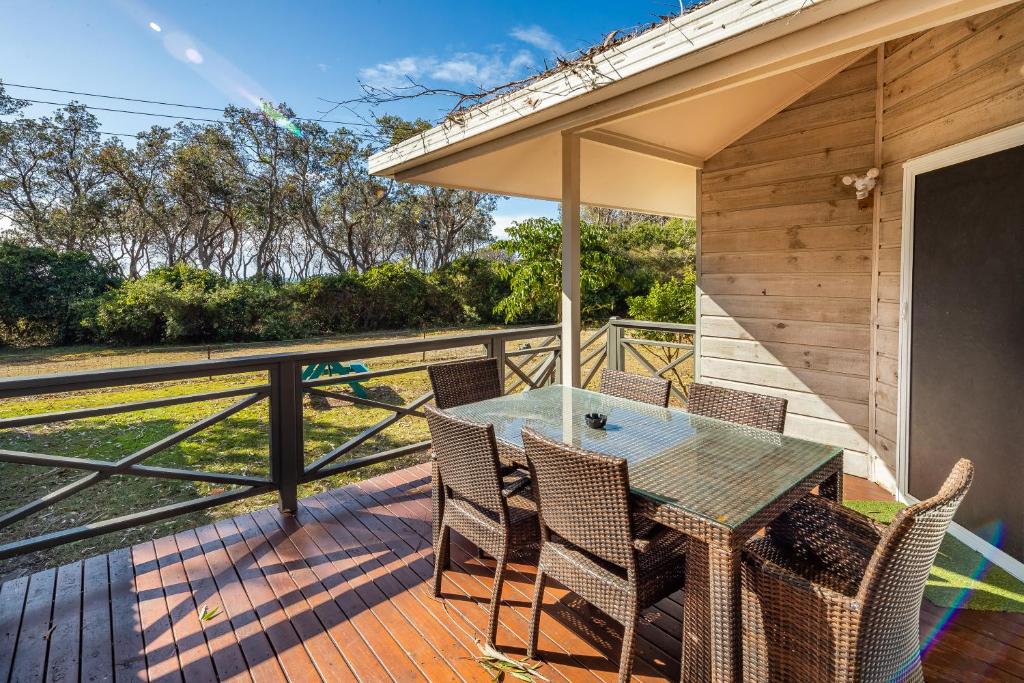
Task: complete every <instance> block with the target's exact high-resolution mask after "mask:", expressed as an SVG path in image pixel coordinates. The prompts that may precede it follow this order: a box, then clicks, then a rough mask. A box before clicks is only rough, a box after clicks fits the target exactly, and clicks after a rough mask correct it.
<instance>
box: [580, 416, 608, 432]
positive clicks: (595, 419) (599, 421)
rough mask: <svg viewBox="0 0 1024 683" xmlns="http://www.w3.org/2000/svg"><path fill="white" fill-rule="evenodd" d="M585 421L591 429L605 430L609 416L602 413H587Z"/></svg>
mask: <svg viewBox="0 0 1024 683" xmlns="http://www.w3.org/2000/svg"><path fill="white" fill-rule="evenodd" d="M583 419H584V420H586V421H587V426H588V427H590V428H591V429H604V426H605V424H606V423H607V422H608V416H607V415H602V414H601V413H587V414H586V415H584V416H583Z"/></svg>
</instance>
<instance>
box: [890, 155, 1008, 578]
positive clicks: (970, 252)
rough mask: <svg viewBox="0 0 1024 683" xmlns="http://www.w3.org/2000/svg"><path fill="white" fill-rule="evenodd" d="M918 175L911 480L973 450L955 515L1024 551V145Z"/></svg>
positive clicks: (916, 483)
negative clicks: (971, 469) (970, 479)
mask: <svg viewBox="0 0 1024 683" xmlns="http://www.w3.org/2000/svg"><path fill="white" fill-rule="evenodd" d="M916 183H917V189H916V193H915V196H914V262H913V268H914V272H913V300H912V304H913V305H912V307H911V311H912V313H911V315H912V318H913V320H912V326H913V327H912V335H911V356H910V362H911V367H910V448H909V465H910V467H909V473H908V475H909V480H908V484H909V491H910V493H911V494H912V495H913V496H915V497H917V498H927V497H929V496H931V495H933V494H934V493H935V492H936V491H937V490H938V488H939V486H940V485H941V484H942V481H943V479H944V478H945V476H946V474H947V473H948V472H949V470H950V468H951V467H952V466H953V463H955V462H956V461H957V460H958V459H959V458H961V457H965V458H970V459H971V460H973V461H974V465H975V468H976V475H975V480H974V484H973V485H972V487H971V491H970V493H969V494H968V496H967V498H966V499H965V500H964V503H963V505H962V506H961V508H960V511H959V513H958V514H957V516H956V521H957V522H959V523H960V524H962V525H964V526H966V527H967V528H969V529H971V530H973V531H975V532H976V533H978V534H979V535H981V536H982V537H984V538H986V539H987V540H990V541H994V542H996V543H997V545H1000V547H1002V548H1003V550H1004V551H1005V552H1007V553H1008V554H1009V555H1011V556H1013V557H1015V558H1017V559H1018V560H1024V146H1022V147H1015V148H1012V149H1008V150H1005V151H1002V152H998V153H995V154H990V155H988V156H984V157H980V158H977V159H973V160H971V161H965V162H963V163H960V164H956V165H954V166H948V167H945V168H942V169H938V170H936V171H932V172H930V173H925V174H921V175H919V176H917V180H916Z"/></svg>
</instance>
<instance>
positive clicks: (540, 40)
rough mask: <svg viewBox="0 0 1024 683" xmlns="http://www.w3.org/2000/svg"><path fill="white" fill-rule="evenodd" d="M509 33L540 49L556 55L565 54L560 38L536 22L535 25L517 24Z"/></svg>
mask: <svg viewBox="0 0 1024 683" xmlns="http://www.w3.org/2000/svg"><path fill="white" fill-rule="evenodd" d="M509 35H511V36H512V37H513V38H515V39H516V40H521V41H523V42H524V43H527V44H529V45H532V46H534V47H535V48H537V49H538V50H544V51H545V52H551V53H554V54H556V55H563V54H565V48H564V47H562V44H561V43H560V42H558V39H557V38H555V37H554V36H553V35H551V34H550V33H548V32H547V31H546V30H544V29H543V28H542V27H540V26H537V25H536V24H534V25H533V26H517V27H516V28H514V29H512V32H511V33H510V34H509Z"/></svg>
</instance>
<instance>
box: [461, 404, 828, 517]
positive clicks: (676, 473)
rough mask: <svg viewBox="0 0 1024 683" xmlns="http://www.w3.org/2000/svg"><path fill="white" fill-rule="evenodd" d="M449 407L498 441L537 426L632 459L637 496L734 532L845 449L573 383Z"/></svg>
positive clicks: (516, 438) (515, 438) (518, 443)
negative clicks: (594, 423)
mask: <svg viewBox="0 0 1024 683" xmlns="http://www.w3.org/2000/svg"><path fill="white" fill-rule="evenodd" d="M447 412H449V413H451V414H453V415H456V416H459V417H462V418H463V419H466V420H471V421H474V422H483V423H490V424H493V425H494V430H495V436H496V437H497V439H498V440H499V441H501V442H504V443H505V444H507V445H508V446H511V447H512V448H515V449H520V450H521V449H522V446H523V442H522V436H521V431H522V429H523V427H530V428H532V429H534V430H535V431H537V432H539V433H541V434H543V435H545V436H547V437H548V438H550V439H553V440H557V441H561V442H563V443H566V444H572V445H574V446H577V447H579V448H583V449H586V450H589V451H594V452H597V453H603V454H606V455H613V456H618V457H622V458H625V459H626V460H627V462H628V467H629V479H630V487H631V488H632V489H633V492H634V493H637V494H640V495H642V496H644V497H646V498H649V499H653V500H655V501H659V502H661V503H664V504H667V505H670V506H673V507H676V508H682V509H683V510H685V511H686V512H688V513H690V514H692V515H696V516H699V517H701V518H703V519H705V520H707V521H709V522H711V523H713V524H716V525H721V526H724V527H726V528H727V529H736V528H737V527H739V526H740V525H742V524H744V523H745V522H747V521H748V520H750V519H751V518H752V517H754V516H755V515H757V513H759V512H761V511H762V510H764V509H766V508H768V507H769V506H771V505H772V503H774V502H775V501H776V500H777V499H778V498H779V497H780V496H783V495H784V494H786V493H787V492H789V491H790V490H791V489H792V488H793V487H794V486H796V485H797V484H799V483H800V482H802V481H804V480H805V479H806V478H807V477H808V476H810V475H812V474H813V473H814V472H816V471H817V470H819V469H820V468H822V467H823V466H824V465H826V464H828V463H830V462H831V461H833V460H835V459H836V458H841V455H842V449H840V448H837V447H835V446H827V445H824V444H819V443H813V442H811V441H804V440H802V439H796V438H793V437H789V436H783V435H781V434H776V433H774V432H769V431H765V430H761V429H755V428H752V427H744V426H741V425H737V424H734V423H731V422H723V421H721V420H715V419H711V418H707V417H702V416H699V415H692V414H690V413H687V412H684V411H682V410H676V409H672V408H661V407H658V406H651V405H647V404H644V403H639V402H637V401H632V400H628V399H622V398H616V397H613V396H607V395H605V394H599V393H595V392H592V391H587V390H585V389H577V388H572V387H564V386H549V387H544V388H541V389H534V390H532V391H527V392H524V393H520V394H510V395H507V396H501V397H499V398H494V399H489V400H486V401H480V402H478V403H470V404H466V405H462V406H458V407H455V408H449V409H448V410H447ZM595 412H596V413H603V414H605V415H607V416H608V423H607V425H606V426H605V427H604V429H593V428H591V427H588V426H587V424H586V422H585V420H584V417H583V416H584V415H585V414H586V413H595Z"/></svg>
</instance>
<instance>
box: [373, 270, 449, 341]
mask: <svg viewBox="0 0 1024 683" xmlns="http://www.w3.org/2000/svg"><path fill="white" fill-rule="evenodd" d="M361 279H362V282H363V285H364V286H365V288H366V300H367V301H368V302H372V305H368V306H367V307H366V310H365V311H364V312H363V318H362V319H363V328H364V329H368V330H382V329H399V328H406V327H422V326H425V325H435V324H451V323H452V322H454V321H456V320H458V318H459V304H458V302H457V301H456V300H455V299H454V298H453V297H451V296H449V295H448V294H447V293H446V292H444V291H442V290H441V288H440V287H438V286H437V285H436V284H435V283H434V282H433V281H431V279H430V278H429V277H428V276H427V275H426V274H425V273H423V272H421V271H419V270H416V269H415V268H413V267H412V266H410V265H409V264H408V263H404V262H403V263H386V264H384V265H381V266H377V267H375V268H371V269H369V270H368V271H366V272H365V273H363V275H362V278H361Z"/></svg>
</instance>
